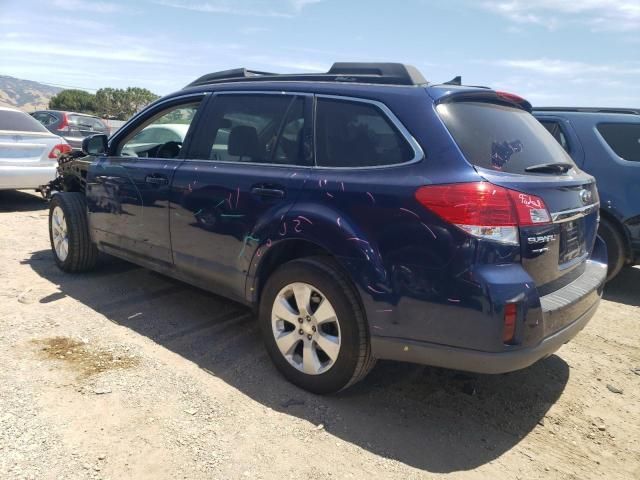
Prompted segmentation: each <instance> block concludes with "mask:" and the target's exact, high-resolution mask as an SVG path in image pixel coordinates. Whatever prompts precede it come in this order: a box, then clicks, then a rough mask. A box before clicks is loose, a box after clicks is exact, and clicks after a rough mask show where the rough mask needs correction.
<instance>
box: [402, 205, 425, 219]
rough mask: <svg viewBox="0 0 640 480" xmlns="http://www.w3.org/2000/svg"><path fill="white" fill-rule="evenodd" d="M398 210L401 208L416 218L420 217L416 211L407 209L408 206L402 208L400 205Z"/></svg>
mask: <svg viewBox="0 0 640 480" xmlns="http://www.w3.org/2000/svg"><path fill="white" fill-rule="evenodd" d="M400 210H402V211H403V212H407V213H410V214H411V215H413V216H414V217H416V218H420V215H418V214H417V213H416V212H414V211H412V210H409V209H408V208H402V207H400Z"/></svg>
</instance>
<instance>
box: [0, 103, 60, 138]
mask: <svg viewBox="0 0 640 480" xmlns="http://www.w3.org/2000/svg"><path fill="white" fill-rule="evenodd" d="M0 130H8V131H10V132H42V133H49V130H47V129H46V128H44V126H43V125H42V124H41V123H40V122H39V121H37V120H36V119H35V118H33V117H32V116H31V115H28V114H26V113H24V112H16V111H14V110H2V109H0Z"/></svg>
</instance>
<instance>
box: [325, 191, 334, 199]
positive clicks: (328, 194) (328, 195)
mask: <svg viewBox="0 0 640 480" xmlns="http://www.w3.org/2000/svg"><path fill="white" fill-rule="evenodd" d="M325 193H326V194H327V197H329V198H333V195H331V194H330V193H329V192H325Z"/></svg>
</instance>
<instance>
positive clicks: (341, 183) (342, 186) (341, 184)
mask: <svg viewBox="0 0 640 480" xmlns="http://www.w3.org/2000/svg"><path fill="white" fill-rule="evenodd" d="M340 187H341V188H342V191H343V192H344V182H340Z"/></svg>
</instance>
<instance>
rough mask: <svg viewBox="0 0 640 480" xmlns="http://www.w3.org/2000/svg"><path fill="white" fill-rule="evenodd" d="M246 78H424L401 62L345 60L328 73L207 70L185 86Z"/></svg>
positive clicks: (418, 81) (403, 81)
mask: <svg viewBox="0 0 640 480" xmlns="http://www.w3.org/2000/svg"><path fill="white" fill-rule="evenodd" d="M247 81H270V82H278V81H280V82H283V81H298V82H304V81H307V82H309V81H311V82H350V83H351V82H353V83H374V84H382V85H425V84H427V80H426V79H425V78H424V77H423V76H422V73H420V71H419V70H418V69H417V68H415V67H413V66H411V65H404V64H402V63H358V62H354V63H345V62H336V63H334V64H333V65H332V66H331V69H329V71H328V72H327V73H285V74H278V73H269V72H259V71H256V70H248V69H246V68H234V69H232V70H224V71H221V72H214V73H208V74H206V75H203V76H201V77H200V78H198V79H196V80H194V81H193V82H191V83H190V84H189V85H187V86H186V87H185V88H188V87H195V86H198V85H209V84H215V83H226V82H247Z"/></svg>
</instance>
